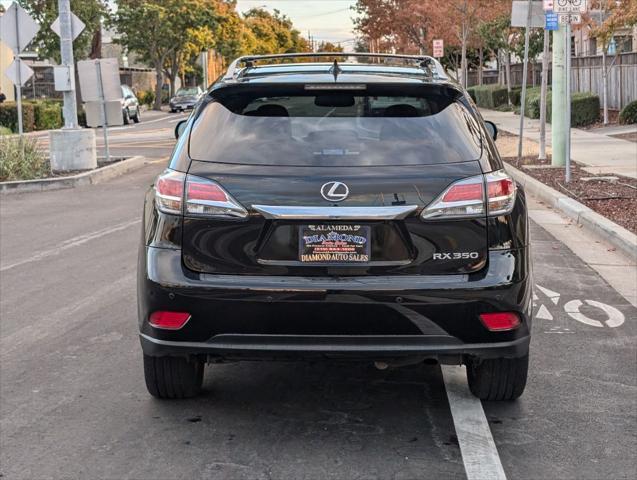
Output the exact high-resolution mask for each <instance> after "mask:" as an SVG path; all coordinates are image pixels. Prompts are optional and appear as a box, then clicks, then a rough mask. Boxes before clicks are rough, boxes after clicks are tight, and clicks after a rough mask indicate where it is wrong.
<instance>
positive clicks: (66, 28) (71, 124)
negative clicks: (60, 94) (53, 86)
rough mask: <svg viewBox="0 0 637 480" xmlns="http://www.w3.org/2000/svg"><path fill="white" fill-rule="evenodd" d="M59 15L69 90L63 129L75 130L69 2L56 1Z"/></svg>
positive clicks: (75, 116) (64, 0)
mask: <svg viewBox="0 0 637 480" xmlns="http://www.w3.org/2000/svg"><path fill="white" fill-rule="evenodd" d="M58 11H59V15H60V53H61V57H62V65H65V66H66V67H68V69H69V77H70V80H71V89H70V90H69V91H65V92H64V109H63V115H64V128H77V127H78V124H77V101H76V97H75V62H74V60H73V27H72V23H71V2H70V0H58Z"/></svg>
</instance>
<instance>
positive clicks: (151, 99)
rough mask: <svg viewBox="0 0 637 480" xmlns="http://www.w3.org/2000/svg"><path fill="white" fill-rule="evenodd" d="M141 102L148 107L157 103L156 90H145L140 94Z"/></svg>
mask: <svg viewBox="0 0 637 480" xmlns="http://www.w3.org/2000/svg"><path fill="white" fill-rule="evenodd" d="M138 100H139V103H141V104H142V105H146V106H148V107H152V106H153V104H154V103H155V92H153V91H152V90H144V91H143V92H141V93H140V94H139V98H138Z"/></svg>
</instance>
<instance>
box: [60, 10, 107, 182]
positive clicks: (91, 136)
mask: <svg viewBox="0 0 637 480" xmlns="http://www.w3.org/2000/svg"><path fill="white" fill-rule="evenodd" d="M58 14H59V17H58V19H57V22H59V32H57V31H56V30H55V29H54V31H56V33H58V34H59V36H60V57H61V59H62V63H61V67H60V70H62V71H64V72H65V75H66V76H67V78H66V85H65V86H64V89H63V90H62V91H63V92H64V107H63V110H62V113H63V115H64V128H62V129H60V130H51V131H50V132H49V151H50V161H51V170H53V171H54V172H64V171H69V170H91V169H94V168H97V148H96V144H95V131H94V130H92V129H89V128H79V125H78V122H77V100H76V97H75V60H74V58H73V39H74V38H75V36H76V34H77V35H79V32H80V31H81V30H79V31H76V32H74V31H73V22H75V23H76V24H78V23H79V26H80V27H81V28H84V24H83V23H82V22H81V20H80V19H78V18H77V17H75V16H74V15H73V14H72V13H71V2H70V0H58ZM54 24H55V22H54ZM52 28H53V26H52ZM76 29H77V28H76Z"/></svg>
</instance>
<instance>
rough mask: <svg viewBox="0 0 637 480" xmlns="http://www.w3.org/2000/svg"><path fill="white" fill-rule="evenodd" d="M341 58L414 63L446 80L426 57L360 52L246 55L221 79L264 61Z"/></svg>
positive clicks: (437, 65)
mask: <svg viewBox="0 0 637 480" xmlns="http://www.w3.org/2000/svg"><path fill="white" fill-rule="evenodd" d="M338 57H340V58H342V59H343V60H347V59H348V58H357V59H358V58H377V59H387V60H402V61H409V62H413V63H415V64H416V65H417V66H418V67H420V68H421V69H423V71H424V72H425V73H426V74H427V75H428V76H430V77H432V78H435V79H436V80H446V79H447V78H448V77H447V74H446V73H445V69H444V68H443V66H442V65H441V64H440V62H439V61H438V60H436V59H435V58H433V57H430V56H428V55H396V54H389V53H361V52H306V53H279V54H272V55H247V56H243V57H239V58H237V59H236V60H235V61H233V62H232V63H231V64H230V66H229V67H228V71H227V72H226V74H225V75H224V77H223V79H224V80H225V81H228V80H236V79H237V78H240V77H241V76H242V75H244V74H245V72H246V71H247V70H249V69H251V68H255V67H256V65H255V64H256V62H259V61H264V60H290V59H295V58H296V59H302V58H330V59H333V58H338ZM334 67H335V68H338V62H337V61H336V60H334Z"/></svg>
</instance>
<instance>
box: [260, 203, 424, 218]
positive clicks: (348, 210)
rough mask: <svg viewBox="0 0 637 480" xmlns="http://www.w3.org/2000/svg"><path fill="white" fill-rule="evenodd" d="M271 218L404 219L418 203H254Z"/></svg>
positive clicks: (416, 207) (262, 212) (264, 214)
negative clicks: (360, 205)
mask: <svg viewBox="0 0 637 480" xmlns="http://www.w3.org/2000/svg"><path fill="white" fill-rule="evenodd" d="M252 208H254V209H255V210H256V211H257V212H259V213H260V214H261V215H263V216H264V217H265V218H267V219H270V220H402V219H403V218H405V217H407V215H409V214H410V213H413V212H415V211H416V210H417V209H418V205H397V206H391V207H331V206H330V207H297V206H275V205H252Z"/></svg>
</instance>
